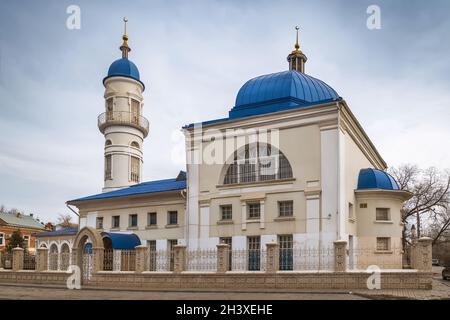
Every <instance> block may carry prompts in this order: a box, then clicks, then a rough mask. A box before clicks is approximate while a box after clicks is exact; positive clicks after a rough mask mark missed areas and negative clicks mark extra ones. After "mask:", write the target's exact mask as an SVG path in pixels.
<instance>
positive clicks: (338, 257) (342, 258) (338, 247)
mask: <svg viewBox="0 0 450 320" xmlns="http://www.w3.org/2000/svg"><path fill="white" fill-rule="evenodd" d="M334 271H335V272H345V271H347V241H345V240H337V241H334Z"/></svg>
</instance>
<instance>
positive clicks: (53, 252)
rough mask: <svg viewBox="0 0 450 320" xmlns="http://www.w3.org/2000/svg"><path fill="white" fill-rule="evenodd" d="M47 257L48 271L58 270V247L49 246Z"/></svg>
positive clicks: (54, 245)
mask: <svg viewBox="0 0 450 320" xmlns="http://www.w3.org/2000/svg"><path fill="white" fill-rule="evenodd" d="M48 255H49V257H48V260H49V266H48V267H49V269H50V270H58V256H59V253H58V247H57V246H56V244H54V243H53V244H52V245H51V246H50V252H49V254H48Z"/></svg>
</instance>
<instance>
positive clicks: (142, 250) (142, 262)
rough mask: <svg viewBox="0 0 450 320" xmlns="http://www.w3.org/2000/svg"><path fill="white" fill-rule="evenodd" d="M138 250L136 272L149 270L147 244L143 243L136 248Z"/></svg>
mask: <svg viewBox="0 0 450 320" xmlns="http://www.w3.org/2000/svg"><path fill="white" fill-rule="evenodd" d="M135 250H136V268H135V270H136V273H141V272H144V271H146V270H147V246H144V245H141V246H137V247H136V248H135Z"/></svg>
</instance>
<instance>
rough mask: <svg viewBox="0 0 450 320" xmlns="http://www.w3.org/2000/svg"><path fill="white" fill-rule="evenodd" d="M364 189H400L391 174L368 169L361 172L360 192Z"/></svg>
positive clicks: (359, 178) (359, 179)
mask: <svg viewBox="0 0 450 320" xmlns="http://www.w3.org/2000/svg"><path fill="white" fill-rule="evenodd" d="M362 189H385V190H399V189H400V188H399V186H398V184H397V181H395V179H394V178H393V177H392V176H391V175H390V174H389V173H387V172H384V171H382V170H377V169H372V168H368V169H361V170H360V171H359V177H358V190H362Z"/></svg>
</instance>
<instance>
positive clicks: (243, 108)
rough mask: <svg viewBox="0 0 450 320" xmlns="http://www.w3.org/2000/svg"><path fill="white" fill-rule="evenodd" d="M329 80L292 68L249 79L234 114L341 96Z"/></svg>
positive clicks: (283, 107)
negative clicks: (327, 82)
mask: <svg viewBox="0 0 450 320" xmlns="http://www.w3.org/2000/svg"><path fill="white" fill-rule="evenodd" d="M339 98H340V97H339V95H338V94H337V93H336V91H334V90H333V88H331V87H330V86H329V85H327V84H326V83H325V82H323V81H321V80H318V79H316V78H313V77H311V76H309V75H306V74H304V73H301V72H298V71H295V70H289V71H283V72H278V73H272V74H268V75H263V76H260V77H256V78H253V79H251V80H249V81H247V82H246V83H245V84H244V85H243V86H242V87H241V89H240V90H239V92H238V94H237V97H236V104H235V106H234V107H233V109H231V111H230V117H231V118H236V117H242V116H248V115H255V114H264V113H270V112H276V111H281V110H285V109H292V108H297V107H302V106H309V105H314V104H320V103H325V102H329V101H333V100H337V99H339Z"/></svg>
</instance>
